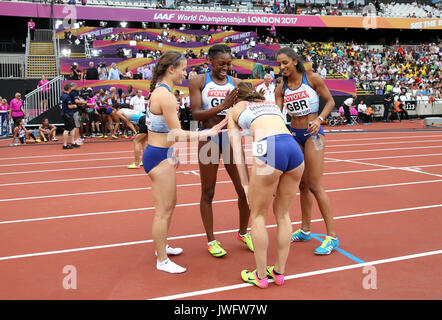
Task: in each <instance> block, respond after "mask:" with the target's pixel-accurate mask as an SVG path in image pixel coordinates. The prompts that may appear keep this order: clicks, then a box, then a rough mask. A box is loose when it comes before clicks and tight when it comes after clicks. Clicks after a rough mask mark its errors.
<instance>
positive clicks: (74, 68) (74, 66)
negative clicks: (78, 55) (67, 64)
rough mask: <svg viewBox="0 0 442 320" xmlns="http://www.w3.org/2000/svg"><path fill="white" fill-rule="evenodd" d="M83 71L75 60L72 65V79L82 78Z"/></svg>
mask: <svg viewBox="0 0 442 320" xmlns="http://www.w3.org/2000/svg"><path fill="white" fill-rule="evenodd" d="M80 79H81V71H80V70H79V69H78V64H77V63H76V62H74V63H73V64H72V66H71V80H80Z"/></svg>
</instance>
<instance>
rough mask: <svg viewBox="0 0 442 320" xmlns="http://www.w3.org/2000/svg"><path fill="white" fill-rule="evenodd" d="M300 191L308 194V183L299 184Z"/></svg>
mask: <svg viewBox="0 0 442 320" xmlns="http://www.w3.org/2000/svg"><path fill="white" fill-rule="evenodd" d="M299 190H300V191H301V192H308V191H310V190H309V184H308V183H307V182H306V181H301V182H300V183H299Z"/></svg>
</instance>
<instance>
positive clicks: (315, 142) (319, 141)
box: [308, 122, 324, 151]
mask: <svg viewBox="0 0 442 320" xmlns="http://www.w3.org/2000/svg"><path fill="white" fill-rule="evenodd" d="M311 125H312V123H311V122H309V124H308V126H309V127H310V126H311ZM311 138H312V141H313V145H314V146H315V149H316V150H318V151H319V150H322V149H323V148H324V142H323V141H322V139H321V137H320V135H319V133H318V134H316V135H313V134H312V135H311Z"/></svg>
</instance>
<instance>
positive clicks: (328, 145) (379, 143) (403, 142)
mask: <svg viewBox="0 0 442 320" xmlns="http://www.w3.org/2000/svg"><path fill="white" fill-rule="evenodd" d="M430 142H442V140H426V141H422V140H415V141H395V142H391V141H390V142H376V143H358V144H334V145H330V144H327V145H326V148H335V147H359V146H374V145H381V144H394V145H396V144H407V143H430Z"/></svg>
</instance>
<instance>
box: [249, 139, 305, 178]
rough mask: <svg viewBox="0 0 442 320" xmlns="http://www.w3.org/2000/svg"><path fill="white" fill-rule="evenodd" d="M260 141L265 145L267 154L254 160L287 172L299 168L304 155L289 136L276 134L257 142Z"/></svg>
mask: <svg viewBox="0 0 442 320" xmlns="http://www.w3.org/2000/svg"><path fill="white" fill-rule="evenodd" d="M262 141H266V143H267V152H266V154H264V155H263V156H258V157H256V158H258V159H259V160H261V161H263V162H264V163H266V164H267V165H269V166H271V167H273V168H275V169H277V170H279V171H282V172H287V171H291V170H293V169H295V168H297V167H299V165H301V164H302V162H304V154H303V153H302V150H301V148H300V147H299V145H298V144H297V143H296V141H295V140H294V139H293V137H292V136H291V135H290V134H277V135H274V136H270V137H267V138H264V139H261V140H259V142H262ZM259 142H258V143H259Z"/></svg>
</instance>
